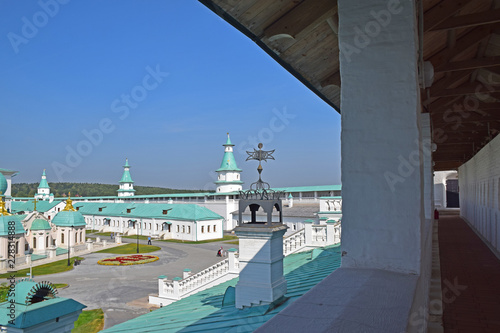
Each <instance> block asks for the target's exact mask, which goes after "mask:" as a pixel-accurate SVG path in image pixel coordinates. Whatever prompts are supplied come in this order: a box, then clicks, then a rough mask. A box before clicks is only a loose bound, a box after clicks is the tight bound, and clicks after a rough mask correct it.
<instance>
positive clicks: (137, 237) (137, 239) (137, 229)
mask: <svg viewBox="0 0 500 333" xmlns="http://www.w3.org/2000/svg"><path fill="white" fill-rule="evenodd" d="M135 223H137V222H135ZM137 253H139V225H137Z"/></svg>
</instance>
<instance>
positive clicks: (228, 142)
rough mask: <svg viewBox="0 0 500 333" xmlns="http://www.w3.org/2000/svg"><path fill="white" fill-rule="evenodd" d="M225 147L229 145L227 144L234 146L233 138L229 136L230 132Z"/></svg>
mask: <svg viewBox="0 0 500 333" xmlns="http://www.w3.org/2000/svg"><path fill="white" fill-rule="evenodd" d="M223 146H224V147H227V146H234V145H233V143H232V142H231V139H230V138H229V133H227V141H226V144H225V145H223Z"/></svg>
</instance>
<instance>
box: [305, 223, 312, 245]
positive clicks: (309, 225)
mask: <svg viewBox="0 0 500 333" xmlns="http://www.w3.org/2000/svg"><path fill="white" fill-rule="evenodd" d="M312 225H313V221H312V220H305V221H304V235H305V242H306V245H312V242H313V241H312V237H313V236H312Z"/></svg>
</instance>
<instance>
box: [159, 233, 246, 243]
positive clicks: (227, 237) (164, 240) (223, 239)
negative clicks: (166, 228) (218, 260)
mask: <svg viewBox="0 0 500 333" xmlns="http://www.w3.org/2000/svg"><path fill="white" fill-rule="evenodd" d="M235 239H238V237H237V236H231V235H224V237H223V238H218V239H208V240H203V241H197V242H194V241H183V240H178V239H162V240H161V241H162V242H170V243H184V244H203V243H213V242H223V241H227V240H235Z"/></svg>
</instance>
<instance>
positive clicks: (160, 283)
mask: <svg viewBox="0 0 500 333" xmlns="http://www.w3.org/2000/svg"><path fill="white" fill-rule="evenodd" d="M165 281H167V276H166V275H160V276H158V296H159V297H162V296H164V292H163V291H164V288H163V285H164V284H165Z"/></svg>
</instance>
